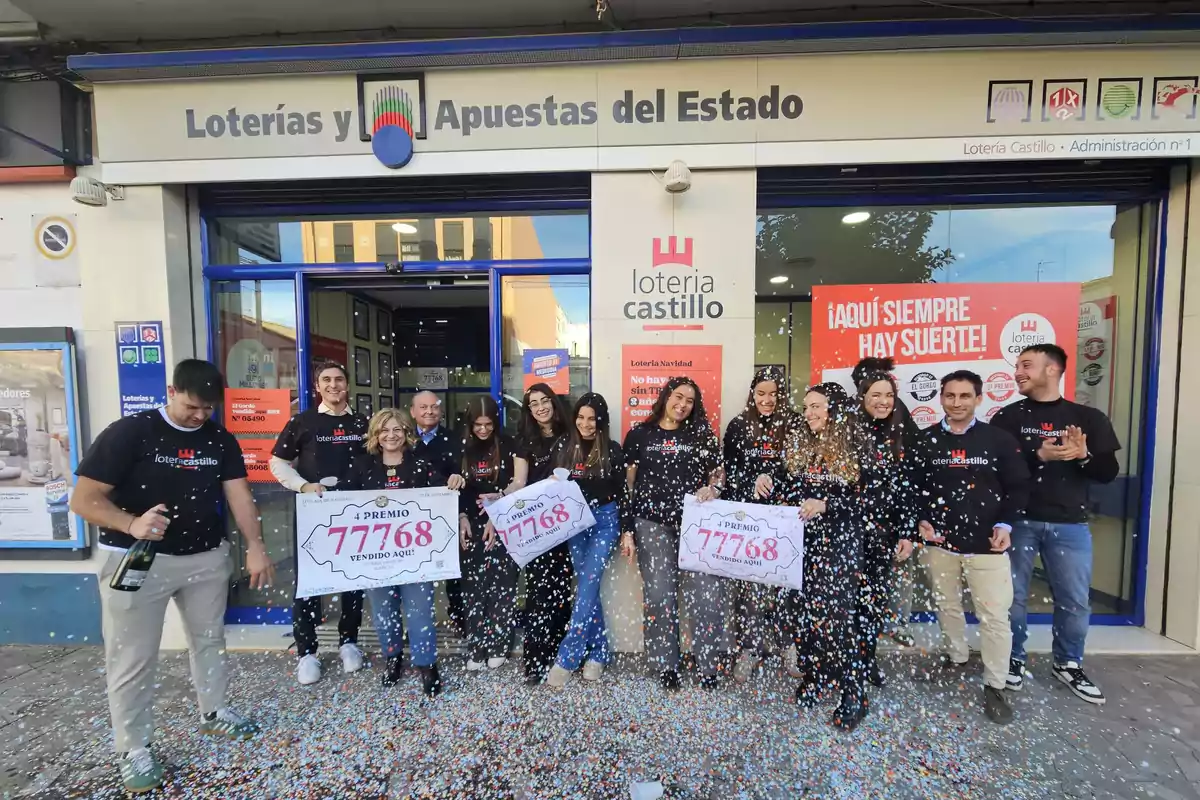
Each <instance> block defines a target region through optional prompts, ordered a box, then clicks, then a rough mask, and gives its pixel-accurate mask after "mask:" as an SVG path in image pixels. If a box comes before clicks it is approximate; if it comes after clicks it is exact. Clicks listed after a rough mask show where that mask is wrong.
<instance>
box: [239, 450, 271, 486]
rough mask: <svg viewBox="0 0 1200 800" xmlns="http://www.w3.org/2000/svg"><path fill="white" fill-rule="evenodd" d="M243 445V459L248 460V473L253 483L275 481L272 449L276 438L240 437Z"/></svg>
mask: <svg viewBox="0 0 1200 800" xmlns="http://www.w3.org/2000/svg"><path fill="white" fill-rule="evenodd" d="M238 444H239V445H241V447H242V460H243V461H245V462H246V475H247V477H249V479H250V482H251V483H275V477H274V476H273V475H271V451H272V450H273V449H275V440H274V439H238Z"/></svg>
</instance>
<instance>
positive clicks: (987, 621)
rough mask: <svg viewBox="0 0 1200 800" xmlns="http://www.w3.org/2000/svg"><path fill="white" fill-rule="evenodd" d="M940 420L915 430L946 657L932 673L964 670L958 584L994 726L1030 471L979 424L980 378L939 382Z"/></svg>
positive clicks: (1003, 709)
mask: <svg viewBox="0 0 1200 800" xmlns="http://www.w3.org/2000/svg"><path fill="white" fill-rule="evenodd" d="M941 399H942V409H943V411H945V414H946V416H945V419H943V420H942V422H941V424H939V425H934V426H932V427H930V428H928V429H926V430H925V431H924V432H923V443H922V444H923V447H922V452H923V461H924V465H925V470H926V475H925V481H924V490H923V492H922V495H923V497H922V501H921V506H922V508H921V509H920V512H921V522H920V524H919V529H920V531H921V538H922V539H924V541H925V543H926V544H927V545H928V546H927V547H925V548H924V552H923V554H922V561H923V563H924V564H925V567H926V568H927V569H928V571H929V577H930V582H931V583H932V584H933V594H934V600H935V602H936V603H937V613H938V622H939V623H940V625H941V628H942V636H943V639H944V642H945V647H946V652H945V653H944V654H943V655H942V657H941V661H940V664H939V668H940V671H941V672H943V673H945V672H951V673H952V672H954V671H956V670H959V669H961V668H962V667H963V666H965V665H966V663H967V659H968V657H969V656H970V650H969V649H968V647H967V626H966V617H965V616H964V614H963V603H962V582H963V580H964V579H965V580H966V583H967V586H968V587H969V588H970V590H971V598H972V600H973V602H974V606H975V615H976V616H977V617H978V618H979V632H980V639H981V642H982V644H981V647H980V649H981V651H982V656H983V682H984V689H983V693H984V712H985V713H986V714H987V716H988V719H990V720H992V721H993V722H996V723H999V724H1002V725H1003V724H1006V723H1008V722H1010V721H1011V720H1012V716H1013V713H1012V707H1011V706H1010V705H1009V703H1008V699H1007V698H1006V697H1005V695H1004V689H1005V681H1006V677H1007V673H1008V669H1007V668H1008V655H1009V652H1010V651H1011V648H1012V629H1011V628H1010V627H1009V622H1008V610H1009V607H1010V606H1011V605H1012V600H1013V583H1012V572H1011V569H1010V566H1009V558H1008V555H1007V554H1006V553H1005V551H1006V550H1008V548H1009V544H1010V536H1011V534H1012V528H1013V525H1014V524H1016V523H1017V521H1018V520H1019V519H1020V518H1021V515H1022V513H1023V511H1024V508H1025V504H1026V502H1027V501H1028V499H1029V469H1028V468H1027V467H1026V466H1025V461H1024V460H1023V459H1022V458H1021V453H1020V450H1019V449H1018V447H1017V442H1016V440H1015V439H1014V438H1013V437H1012V436H1011V435H1009V434H1008V433H1006V432H1004V431H1003V430H1000V429H999V428H997V427H995V426H993V425H988V424H987V423H986V422H980V421H979V420H977V419H976V418H975V411H976V409H978V408H979V405H980V403H981V402H982V401H983V379H982V378H980V377H979V375H977V374H975V373H974V372H970V371H967V370H959V371H957V372H952V373H950V374H949V375H947V376H946V377H944V378H942V393H941Z"/></svg>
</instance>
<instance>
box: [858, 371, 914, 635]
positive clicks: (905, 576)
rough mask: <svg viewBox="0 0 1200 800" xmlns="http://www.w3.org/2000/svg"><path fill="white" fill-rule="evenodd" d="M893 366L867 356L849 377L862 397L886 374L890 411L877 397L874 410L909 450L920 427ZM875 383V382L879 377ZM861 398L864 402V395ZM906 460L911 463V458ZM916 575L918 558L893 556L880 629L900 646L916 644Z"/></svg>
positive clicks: (880, 390)
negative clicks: (912, 627)
mask: <svg viewBox="0 0 1200 800" xmlns="http://www.w3.org/2000/svg"><path fill="white" fill-rule="evenodd" d="M895 369H896V362H895V361H894V360H892V359H890V358H874V357H868V358H864V359H862V360H860V361H859V362H858V363H857V364H855V365H854V370H853V372H851V374H850V379H851V380H852V381H853V382H854V386H855V389H856V390H857V391H858V392H859V394H860V396H861V395H862V393H863V389H862V384H863V382H864V381H866V380H867V379H868V378H869V377H872V376H878V375H879V374H880V373H882V374H883V375H884V376H886V378H887V379H888V381H889V382H890V383H891V384H892V386H891V388H892V410H891V411H890V412H886V413H885V409H884V408H883V406H882V403H883V401H882V399H881V398H879V397H877V398H876V400H875V401H874V402H876V403H877V404H880V405H879V406H878V408H877V411H878V413H881V414H884V416H887V417H890V418H891V421H890V422H889V423H888V426H887V427H888V428H889V429H890V430H892V431H898V432H899V433H900V436H899V437H896V436H892V437H891V438H892V440H893V442H902V443H903V444H906V445H909V446H910V447H909V449H910V450H911V445H912V444H913V443H914V442H916V441H917V439H916V436H917V435H918V434H919V433H920V432H921V429H920V428H918V427H917V423H915V422H914V421H913V418H912V414H910V413H909V411H908V406H906V405H905V404H904V400H902V399H901V397H900V392H899V390H898V388H897V387H896V382H895V379H894V378H892V371H893V370H895ZM875 383H878V380H876V381H875ZM876 391H877V393H878V392H884V391H886V390H885V389H884V387H882V386H878V387H876ZM863 400H864V402H866V398H865V397H864V398H863ZM906 463H908V464H909V465H910V466H911V459H910V460H909V461H908V462H906ZM898 555H899V554H898V553H897V556H898ZM916 574H917V559H915V558H904V559H900V558H896V559H893V561H892V565H891V576H890V578H889V581H888V585H889V587H890V588H889V594H888V601H887V602H888V607H887V610H886V612H885V613H884V616H883V623H882V632H883V633H884V634H885V635H886V636H889V637H891V639H892V640H893V641H895V642H896V644H898V645H900V646H901V647H912V646H913V645H914V644H915V643H916V640H915V639H913V635H912V633H910V632H909V629H908V625H909V621H910V620H911V619H912V608H913V589H914V586H915V584H916Z"/></svg>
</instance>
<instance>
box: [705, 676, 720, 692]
mask: <svg viewBox="0 0 1200 800" xmlns="http://www.w3.org/2000/svg"><path fill="white" fill-rule="evenodd" d="M720 684H721V681H720V679H719V678H718V677H717V676H716V675H703V676H701V678H700V688H701V689H707V690H709V691H712V690H713V689H716V688H717V687H718V686H719V685H720Z"/></svg>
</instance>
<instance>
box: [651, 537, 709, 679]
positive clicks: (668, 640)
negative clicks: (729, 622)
mask: <svg viewBox="0 0 1200 800" xmlns="http://www.w3.org/2000/svg"><path fill="white" fill-rule="evenodd" d="M634 536H635V542H636V544H637V559H638V568H639V569H640V570H641V573H642V600H643V605H644V608H645V625H644V632H645V633H644V635H645V641H646V653H647V655H648V657H649V660H650V664H651V666H652V667H653V668H654V669H655V670H656V671H659V672H662V671H666V670H671V671H675V672H678V671H679V600H678V597H679V589H680V586H681V584H682V588H683V601H684V603H686V604H687V609H688V614H689V615H690V617H691V620H692V655H693V657H694V658H695V659H696V667H697V668H698V669H699V671H700V674H701V675H715V674H717V669H718V667H719V666H720V663H721V655H722V650H723V649H724V645H725V614H726V609H727V608H728V605H727V598H726V596H725V592H726V584H727V583H728V581H726V580H725V579H724V578H721V577H718V576H716V575H707V574H704V573H701V572H684V573H683V574H682V576H681V575H680V570H679V531H678V530H677V529H676V528H672V527H670V526H667V525H662V524H659V523H657V522H651V521H650V520H647V519H638V520H635V522H634Z"/></svg>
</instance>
